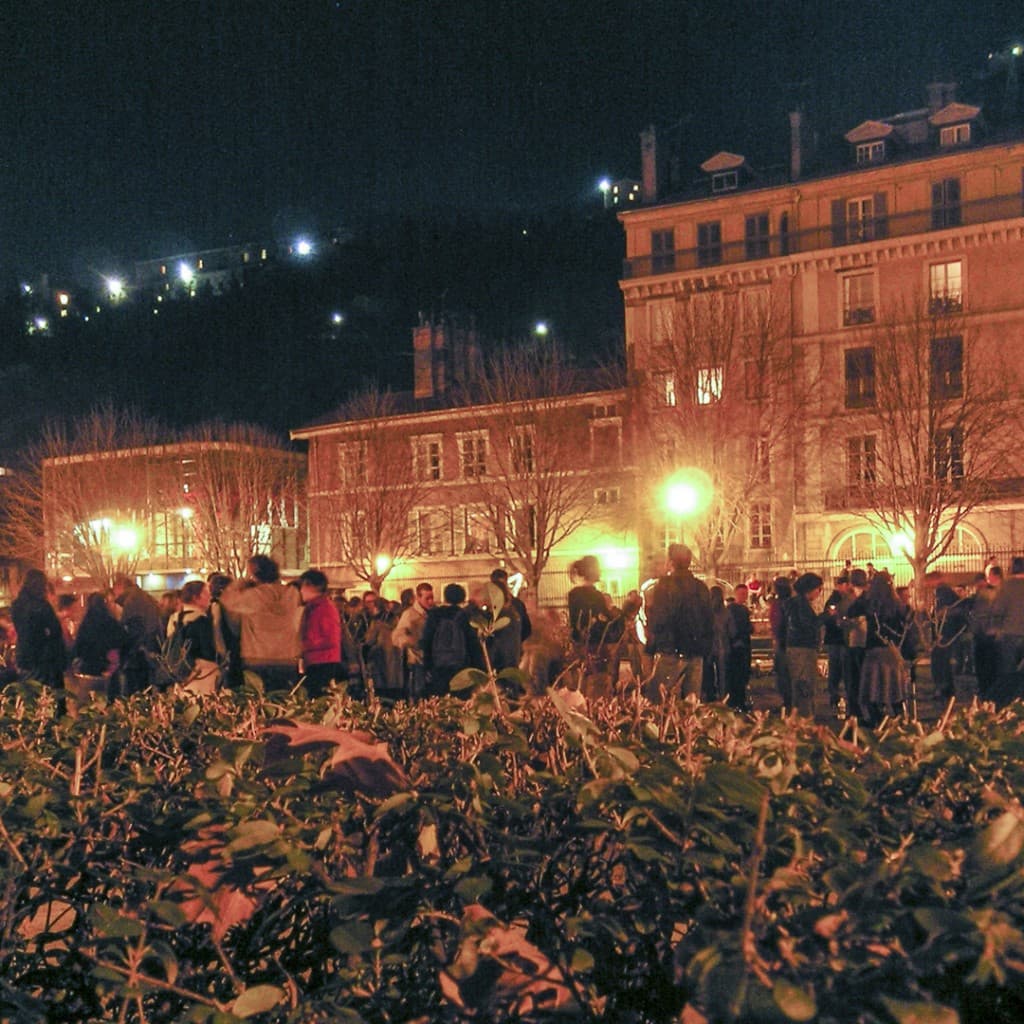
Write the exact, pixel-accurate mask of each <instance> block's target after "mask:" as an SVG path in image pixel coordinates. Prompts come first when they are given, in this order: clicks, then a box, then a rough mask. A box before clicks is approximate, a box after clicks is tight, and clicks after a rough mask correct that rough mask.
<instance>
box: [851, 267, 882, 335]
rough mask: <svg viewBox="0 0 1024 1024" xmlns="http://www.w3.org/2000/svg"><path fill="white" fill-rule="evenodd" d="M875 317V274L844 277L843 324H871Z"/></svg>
mask: <svg viewBox="0 0 1024 1024" xmlns="http://www.w3.org/2000/svg"><path fill="white" fill-rule="evenodd" d="M874 319H875V276H874V274H848V275H847V276H846V277H844V278H843V324H844V325H845V326H846V327H850V326H851V325H854V324H869V323H871V322H872V321H873V320H874Z"/></svg>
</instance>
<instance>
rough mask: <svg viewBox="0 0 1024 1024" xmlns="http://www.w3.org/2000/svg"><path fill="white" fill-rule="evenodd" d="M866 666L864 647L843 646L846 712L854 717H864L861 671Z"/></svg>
mask: <svg viewBox="0 0 1024 1024" xmlns="http://www.w3.org/2000/svg"><path fill="white" fill-rule="evenodd" d="M863 667H864V648H863V647H844V648H843V685H844V686H845V687H846V713H847V714H848V715H853V717H854V718H863V717H864V709H863V708H862V707H861V705H860V672H861V669H862V668H863Z"/></svg>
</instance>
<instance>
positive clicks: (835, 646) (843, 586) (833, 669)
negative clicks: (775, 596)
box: [824, 572, 853, 714]
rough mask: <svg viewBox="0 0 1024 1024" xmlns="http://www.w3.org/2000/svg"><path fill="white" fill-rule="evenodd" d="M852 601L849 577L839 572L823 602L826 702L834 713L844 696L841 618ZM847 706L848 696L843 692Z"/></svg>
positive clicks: (844, 643) (843, 641)
mask: <svg viewBox="0 0 1024 1024" xmlns="http://www.w3.org/2000/svg"><path fill="white" fill-rule="evenodd" d="M852 602H853V596H852V594H851V593H850V577H849V575H848V574H847V573H845V572H843V573H840V574H839V575H838V576H837V577H836V578H835V585H834V587H833V590H832V593H831V594H829V597H828V600H827V601H826V602H825V636H824V642H825V652H826V654H827V655H828V702H829V706H830V707H831V708H832V713H833V714H835V713H836V712H837V711H838V709H839V699H840V697H842V696H844V693H845V689H846V688H845V686H844V685H843V682H844V679H843V657H844V653H843V652H844V648H845V647H846V637H845V636H844V635H843V619H844V618H845V617H846V609H847V608H849V607H850V604H851V603H852ZM845 697H846V703H847V707H849V703H850V697H849V694H845Z"/></svg>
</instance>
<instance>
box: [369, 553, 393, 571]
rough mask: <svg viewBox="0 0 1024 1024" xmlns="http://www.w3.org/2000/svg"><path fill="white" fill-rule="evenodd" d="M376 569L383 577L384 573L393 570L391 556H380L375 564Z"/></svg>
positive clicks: (375, 560)
mask: <svg viewBox="0 0 1024 1024" xmlns="http://www.w3.org/2000/svg"><path fill="white" fill-rule="evenodd" d="M373 565H374V568H375V569H376V570H377V572H378V573H379V574H380V575H381V576H383V575H384V573H386V572H387V571H388V569H390V568H391V556H390V555H378V556H377V557H376V558H375V559H374V562H373Z"/></svg>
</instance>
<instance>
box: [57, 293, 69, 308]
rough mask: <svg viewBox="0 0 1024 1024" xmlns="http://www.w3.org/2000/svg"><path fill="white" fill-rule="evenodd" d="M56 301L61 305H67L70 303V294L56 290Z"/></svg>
mask: <svg viewBox="0 0 1024 1024" xmlns="http://www.w3.org/2000/svg"><path fill="white" fill-rule="evenodd" d="M57 301H58V302H59V303H60V304H61V305H62V306H69V305H70V304H71V296H70V295H68V293H67V292H57Z"/></svg>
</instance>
